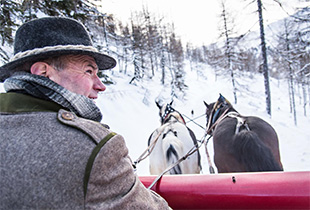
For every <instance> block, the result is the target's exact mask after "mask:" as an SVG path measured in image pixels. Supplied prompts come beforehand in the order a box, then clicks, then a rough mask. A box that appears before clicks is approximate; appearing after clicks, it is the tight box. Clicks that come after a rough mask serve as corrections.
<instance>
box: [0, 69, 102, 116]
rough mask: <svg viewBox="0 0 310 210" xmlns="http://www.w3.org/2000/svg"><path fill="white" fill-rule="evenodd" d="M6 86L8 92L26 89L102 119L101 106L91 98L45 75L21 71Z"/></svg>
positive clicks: (33, 94) (78, 111)
mask: <svg viewBox="0 0 310 210" xmlns="http://www.w3.org/2000/svg"><path fill="white" fill-rule="evenodd" d="M4 88H5V90H6V91H7V92H8V91H24V92H26V93H27V94H29V95H32V96H34V97H36V98H40V99H43V100H49V101H53V102H56V103H57V104H59V105H61V106H63V107H64V108H67V109H69V110H70V111H72V112H74V113H75V114H77V115H78V116H80V117H83V118H86V119H90V120H95V121H98V122H100V121H101V119H102V114H101V112H100V110H99V108H98V107H97V106H96V105H95V103H94V102H93V101H92V100H91V99H89V98H87V97H86V96H83V95H79V94H76V93H73V92H71V91H69V90H67V89H65V88H64V87H62V86H60V85H58V84H57V83H55V82H53V81H52V80H50V79H48V78H46V77H43V76H38V75H35V74H30V73H27V72H19V73H18V74H15V75H13V76H11V77H10V78H8V79H6V80H5V82H4Z"/></svg>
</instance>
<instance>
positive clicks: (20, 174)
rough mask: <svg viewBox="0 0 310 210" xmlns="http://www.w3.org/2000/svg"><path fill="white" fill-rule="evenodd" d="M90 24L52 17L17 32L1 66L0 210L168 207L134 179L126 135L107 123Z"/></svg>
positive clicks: (99, 57) (105, 65) (101, 63)
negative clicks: (10, 55)
mask: <svg viewBox="0 0 310 210" xmlns="http://www.w3.org/2000/svg"><path fill="white" fill-rule="evenodd" d="M115 65H116V62H115V60H114V59H113V58H111V57H109V56H107V55H105V54H102V53H100V52H98V51H97V50H96V49H95V48H94V47H93V46H92V42H91V39H90V37H89V35H88V33H87V31H86V30H85V28H84V26H83V25H82V24H80V23H79V22H77V21H75V20H73V19H69V18H59V17H47V18H41V19H36V20H33V21H30V22H28V23H25V24H23V25H22V26H21V27H20V28H19V29H18V30H17V32H16V36H15V44H14V57H13V58H12V59H11V60H10V62H9V63H7V64H5V65H3V66H2V67H1V69H0V80H1V82H4V87H5V90H6V91H7V93H2V94H1V95H0V111H1V115H0V136H1V144H0V153H1V161H0V166H1V167H0V170H1V178H0V189H1V191H0V192H1V193H0V194H1V196H0V209H84V208H86V209H168V208H169V207H168V205H167V202H166V201H165V200H164V199H163V198H161V197H160V196H159V195H157V194H156V193H154V192H152V191H150V190H147V189H146V188H145V187H144V186H143V185H142V184H141V182H140V181H139V179H138V177H137V176H136V175H135V174H134V172H133V168H132V165H131V160H130V158H129V157H128V150H127V148H126V145H125V142H124V140H123V138H122V137H121V136H120V135H118V134H116V133H114V132H111V131H110V130H109V128H108V126H106V125H104V124H101V123H100V121H101V118H102V115H101V113H100V110H99V109H98V107H97V106H96V105H95V104H94V102H93V100H94V99H96V98H97V97H98V93H99V92H101V91H104V90H105V86H104V85H103V84H102V83H101V81H100V79H99V78H98V76H97V73H98V71H99V70H105V69H110V68H113V67H114V66H115Z"/></svg>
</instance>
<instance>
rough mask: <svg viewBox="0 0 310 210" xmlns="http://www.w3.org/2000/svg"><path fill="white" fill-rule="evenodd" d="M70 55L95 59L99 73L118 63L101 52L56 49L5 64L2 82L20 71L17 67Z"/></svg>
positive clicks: (2, 70)
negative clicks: (87, 56)
mask: <svg viewBox="0 0 310 210" xmlns="http://www.w3.org/2000/svg"><path fill="white" fill-rule="evenodd" d="M70 54H73V55H77V54H82V55H89V56H91V57H93V58H94V59H95V61H96V63H97V65H98V69H99V71H100V70H108V69H112V68H114V67H115V66H116V61H115V59H114V58H112V57H110V56H108V55H106V54H103V53H100V52H93V51H86V50H79V49H68V50H64V49H62V50H57V49H55V50H52V51H46V52H43V53H42V52H41V53H40V54H32V55H28V56H25V57H21V58H19V59H16V60H14V61H11V62H9V63H7V64H4V65H3V66H1V67H0V82H3V81H4V80H5V79H7V78H8V77H10V76H11V75H12V74H13V73H14V70H15V71H18V69H16V67H18V66H20V65H22V64H23V63H26V62H36V61H39V60H42V59H46V58H50V57H58V56H61V55H70Z"/></svg>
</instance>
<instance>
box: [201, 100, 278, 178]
mask: <svg viewBox="0 0 310 210" xmlns="http://www.w3.org/2000/svg"><path fill="white" fill-rule="evenodd" d="M204 103H205V105H206V107H207V110H206V115H207V130H208V134H211V135H213V145H214V163H215V165H216V167H217V169H218V172H219V173H228V172H258V171H283V167H282V163H281V161H280V152H279V143H278V137H277V134H276V132H275V130H274V129H273V128H272V126H271V125H270V124H268V123H267V122H266V121H264V120H262V119H260V118H258V117H253V116H242V115H240V114H239V113H238V112H237V111H236V110H235V109H234V108H233V107H232V105H231V104H230V103H229V102H228V101H227V100H226V99H225V98H224V97H223V96H222V95H220V97H219V99H218V100H217V101H216V102H215V103H211V104H210V105H209V104H207V103H206V102H204Z"/></svg>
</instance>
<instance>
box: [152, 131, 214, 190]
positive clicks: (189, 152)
mask: <svg viewBox="0 0 310 210" xmlns="http://www.w3.org/2000/svg"><path fill="white" fill-rule="evenodd" d="M206 136H207V134H205V135H204V136H203V139H202V140H201V141H202V142H201V144H200V145H199V146H198V147H196V146H195V145H194V146H193V147H192V148H191V149H190V150H189V151H188V152H187V153H186V154H185V155H184V156H183V157H182V158H180V159H179V160H178V161H177V162H175V163H174V164H172V165H171V166H169V167H168V168H167V169H166V170H164V171H163V172H162V173H161V174H159V175H158V176H157V177H156V179H155V180H154V181H153V182H152V184H151V185H150V186H149V187H148V189H151V188H152V187H153V186H154V185H155V184H156V182H158V180H160V179H161V178H162V176H163V175H164V174H165V173H167V172H168V171H170V170H171V169H172V168H173V167H175V166H176V165H178V164H179V163H181V162H182V161H184V160H186V158H188V157H189V156H191V155H192V154H194V153H195V152H196V151H197V150H199V148H200V147H201V146H202V145H203V144H204V141H205V138H206ZM210 138H211V136H210V137H209V138H208V140H209V139H210Z"/></svg>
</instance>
